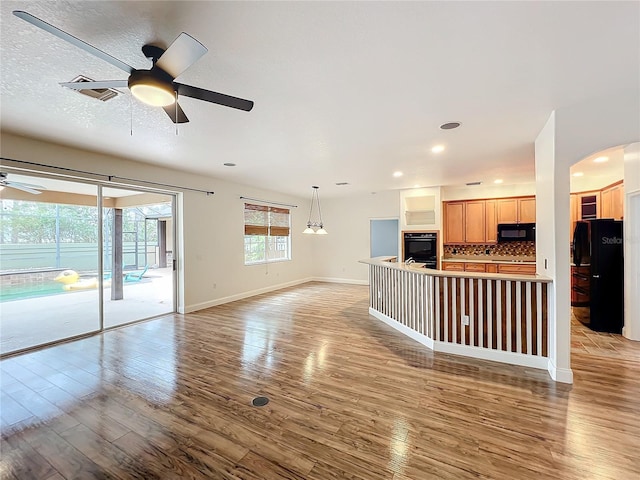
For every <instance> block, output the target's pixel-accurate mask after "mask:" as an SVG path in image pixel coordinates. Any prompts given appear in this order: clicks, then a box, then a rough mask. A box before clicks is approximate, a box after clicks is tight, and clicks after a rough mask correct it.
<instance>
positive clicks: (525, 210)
mask: <svg viewBox="0 0 640 480" xmlns="http://www.w3.org/2000/svg"><path fill="white" fill-rule="evenodd" d="M518 223H536V197H531V198H519V199H518Z"/></svg>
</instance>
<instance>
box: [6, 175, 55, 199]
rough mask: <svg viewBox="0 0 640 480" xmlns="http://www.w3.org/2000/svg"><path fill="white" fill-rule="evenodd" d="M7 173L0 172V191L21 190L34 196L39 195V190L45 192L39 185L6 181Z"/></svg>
mask: <svg viewBox="0 0 640 480" xmlns="http://www.w3.org/2000/svg"><path fill="white" fill-rule="evenodd" d="M7 177H8V175H7V173H5V172H0V190H3V189H4V188H5V187H8V188H15V189H16V190H22V191H23V192H27V193H33V194H34V195H40V194H41V193H42V192H40V190H46V188H45V187H42V186H40V185H33V184H31V183H22V182H12V181H10V180H7Z"/></svg>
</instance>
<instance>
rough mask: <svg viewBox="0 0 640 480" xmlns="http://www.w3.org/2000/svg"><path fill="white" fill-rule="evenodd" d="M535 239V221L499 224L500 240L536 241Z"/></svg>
mask: <svg viewBox="0 0 640 480" xmlns="http://www.w3.org/2000/svg"><path fill="white" fill-rule="evenodd" d="M535 240H536V224H535V223H500V224H498V242H528V241H530V242H534V241H535Z"/></svg>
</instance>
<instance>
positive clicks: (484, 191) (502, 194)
mask: <svg viewBox="0 0 640 480" xmlns="http://www.w3.org/2000/svg"><path fill="white" fill-rule="evenodd" d="M535 194H536V184H535V183H533V182H532V183H518V184H513V185H475V186H466V185H465V186H460V187H442V201H443V202H449V201H452V200H477V199H485V198H506V197H527V196H530V195H535Z"/></svg>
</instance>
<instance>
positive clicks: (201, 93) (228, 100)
mask: <svg viewBox="0 0 640 480" xmlns="http://www.w3.org/2000/svg"><path fill="white" fill-rule="evenodd" d="M173 85H174V87H176V89H177V90H178V94H179V95H183V96H185V97H191V98H197V99H198V100H204V101H205V102H211V103H217V104H218V105H224V106H225V107H231V108H237V109H238V110H244V111H245V112H249V111H250V110H251V109H252V108H253V102H252V101H251V100H244V99H242V98H238V97H232V96H230V95H225V94H223V93H218V92H212V91H211V90H205V89H204V88H198V87H193V86H191V85H184V84H182V83H177V82H173Z"/></svg>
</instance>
